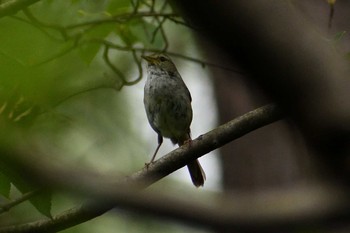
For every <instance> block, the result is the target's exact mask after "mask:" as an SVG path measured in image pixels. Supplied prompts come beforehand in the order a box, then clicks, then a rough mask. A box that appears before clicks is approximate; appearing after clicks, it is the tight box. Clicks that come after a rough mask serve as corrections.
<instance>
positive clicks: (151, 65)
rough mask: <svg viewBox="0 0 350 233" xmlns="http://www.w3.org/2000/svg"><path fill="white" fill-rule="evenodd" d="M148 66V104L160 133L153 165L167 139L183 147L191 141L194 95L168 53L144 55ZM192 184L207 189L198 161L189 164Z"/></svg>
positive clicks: (150, 118)
mask: <svg viewBox="0 0 350 233" xmlns="http://www.w3.org/2000/svg"><path fill="white" fill-rule="evenodd" d="M142 58H143V59H145V60H146V61H147V63H148V66H147V73H148V75H147V81H146V84H145V89H144V99H143V102H144V105H145V109H146V114H147V118H148V122H149V123H150V125H151V127H152V128H153V130H154V131H156V133H157V134H158V147H157V149H156V151H155V152H154V154H153V156H152V159H151V161H150V163H152V162H153V161H154V159H155V157H156V155H157V152H158V150H159V148H160V146H161V145H162V143H163V137H165V138H170V140H171V141H172V142H173V143H174V144H178V145H179V146H182V145H183V144H185V143H187V142H190V141H191V136H190V125H191V121H192V107H191V101H192V98H191V94H190V92H189V90H188V88H187V87H186V84H185V83H184V81H183V80H182V78H181V76H180V74H179V72H178V71H177V69H176V67H175V64H174V63H173V62H172V61H171V59H170V58H169V57H168V56H166V55H164V54H152V55H150V56H142ZM187 167H188V170H189V172H190V175H191V179H192V183H193V184H194V185H195V186H196V187H199V186H203V185H204V181H205V178H206V177H205V173H204V171H203V169H202V167H201V165H200V163H199V161H198V160H197V159H196V160H194V161H192V162H190V163H189V164H187Z"/></svg>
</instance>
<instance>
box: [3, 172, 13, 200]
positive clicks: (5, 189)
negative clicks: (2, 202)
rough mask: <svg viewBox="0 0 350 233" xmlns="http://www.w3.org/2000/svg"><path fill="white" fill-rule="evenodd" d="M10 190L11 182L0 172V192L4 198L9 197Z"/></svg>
mask: <svg viewBox="0 0 350 233" xmlns="http://www.w3.org/2000/svg"><path fill="white" fill-rule="evenodd" d="M10 190H11V183H10V181H9V179H8V178H7V177H6V176H5V175H4V174H3V173H2V172H0V194H1V195H2V196H4V197H6V198H9V195H10Z"/></svg>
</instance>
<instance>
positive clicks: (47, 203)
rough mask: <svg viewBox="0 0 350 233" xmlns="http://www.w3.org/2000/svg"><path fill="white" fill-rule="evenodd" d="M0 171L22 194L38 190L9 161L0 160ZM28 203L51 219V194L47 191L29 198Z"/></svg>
mask: <svg viewBox="0 0 350 233" xmlns="http://www.w3.org/2000/svg"><path fill="white" fill-rule="evenodd" d="M2 151H6V150H2ZM5 153H6V152H5ZM7 157H9V158H11V153H8V155H7ZM0 170H1V172H2V174H4V175H5V176H6V177H7V178H8V180H9V181H11V183H12V184H13V185H14V186H15V187H16V188H17V189H18V190H19V191H20V192H21V193H22V194H25V193H28V192H31V191H35V190H38V187H37V186H35V185H33V183H31V182H29V181H28V180H27V177H24V176H23V175H22V174H21V172H20V171H19V170H18V168H17V167H14V166H13V165H12V163H11V159H9V160H6V161H3V160H0ZM29 201H30V202H31V204H32V205H33V206H34V207H35V208H36V209H37V210H38V211H39V212H40V213H42V214H43V215H45V216H47V217H51V193H49V192H48V191H45V192H43V193H39V194H38V195H35V196H33V197H32V198H30V199H29Z"/></svg>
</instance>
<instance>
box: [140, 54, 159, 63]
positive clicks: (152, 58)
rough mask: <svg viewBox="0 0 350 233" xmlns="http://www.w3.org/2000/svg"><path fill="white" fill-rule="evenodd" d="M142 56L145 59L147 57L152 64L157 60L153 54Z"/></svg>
mask: <svg viewBox="0 0 350 233" xmlns="http://www.w3.org/2000/svg"><path fill="white" fill-rule="evenodd" d="M141 57H142V58H143V59H145V60H146V61H148V63H150V64H156V62H157V59H156V58H154V57H151V56H144V55H142V56H141Z"/></svg>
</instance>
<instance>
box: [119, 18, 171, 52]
mask: <svg viewBox="0 0 350 233" xmlns="http://www.w3.org/2000/svg"><path fill="white" fill-rule="evenodd" d="M156 30H157V26H156V25H155V24H153V23H150V22H147V21H145V20H144V19H142V18H136V19H133V20H131V21H130V22H129V23H127V24H123V25H119V26H118V27H117V29H116V33H117V35H118V36H119V37H120V38H121V39H122V40H123V42H124V43H125V44H127V45H129V46H131V45H133V44H136V43H142V44H143V45H144V46H145V47H157V48H161V47H162V46H164V40H163V38H162V36H161V35H160V32H159V31H158V32H157V33H156V36H155V38H154V40H153V41H152V38H153V36H154V35H153V34H154V32H155V31H156Z"/></svg>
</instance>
